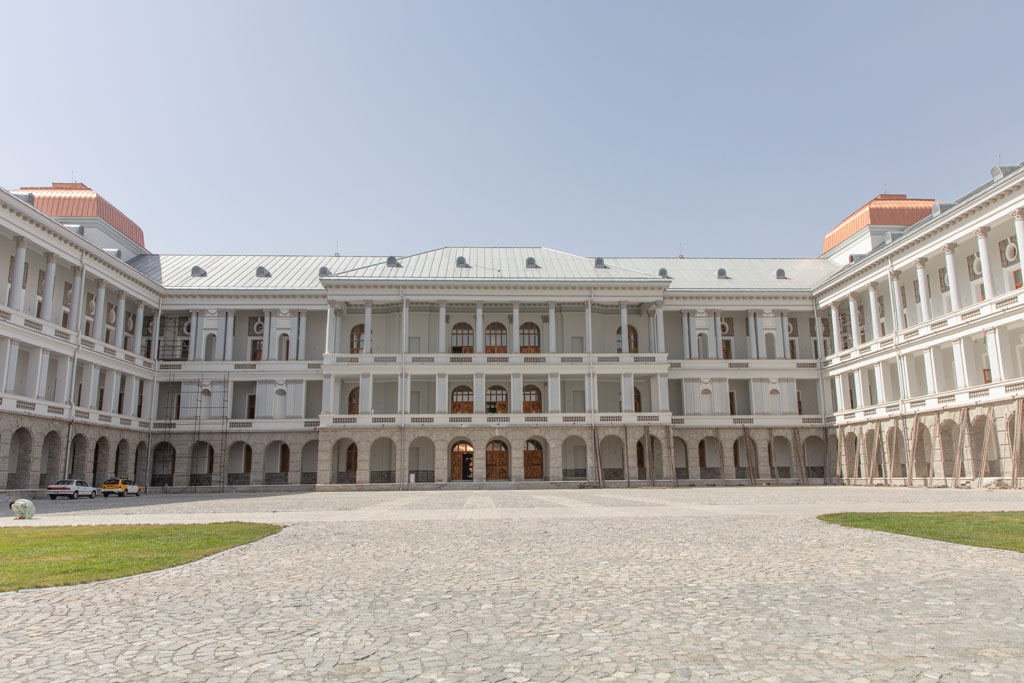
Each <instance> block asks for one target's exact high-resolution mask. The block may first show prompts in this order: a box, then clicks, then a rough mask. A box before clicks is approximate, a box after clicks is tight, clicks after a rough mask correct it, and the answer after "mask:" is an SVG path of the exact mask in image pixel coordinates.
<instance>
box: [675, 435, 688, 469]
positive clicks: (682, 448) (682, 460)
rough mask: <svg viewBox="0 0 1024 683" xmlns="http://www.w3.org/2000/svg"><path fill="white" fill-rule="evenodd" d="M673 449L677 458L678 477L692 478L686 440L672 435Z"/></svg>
mask: <svg viewBox="0 0 1024 683" xmlns="http://www.w3.org/2000/svg"><path fill="white" fill-rule="evenodd" d="M672 450H673V451H674V453H673V456H674V458H675V470H676V479H689V478H690V460H689V454H688V452H687V449H686V441H684V440H683V439H681V438H679V437H678V436H673V437H672Z"/></svg>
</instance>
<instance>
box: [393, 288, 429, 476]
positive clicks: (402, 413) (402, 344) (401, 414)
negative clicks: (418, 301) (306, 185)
mask: <svg viewBox="0 0 1024 683" xmlns="http://www.w3.org/2000/svg"><path fill="white" fill-rule="evenodd" d="M398 300H399V301H401V302H402V308H401V310H402V312H405V305H406V301H405V294H404V293H403V292H402V288H401V287H399V288H398ZM399 315H402V313H399ZM402 318H403V319H404V320H408V319H409V317H408V315H402ZM399 327H401V328H403V329H402V335H403V338H402V339H399V340H398V350H399V352H402V351H403V349H404V351H405V353H399V355H400V356H401V357H402V364H401V370H400V372H401V373H402V374H401V375H400V376H401V377H405V356H406V354H407V353H408V351H409V346H408V342H407V341H406V340H407V339H408V338H409V330H408V329H404V328H405V327H406V326H404V325H401V324H399ZM409 381H410V379H409V378H406V379H405V382H406V383H407V382H409ZM411 393H412V391H411V387H408V386H406V384H405V383H403V384H402V394H401V395H400V396H399V397H398V405H399V406H401V407H402V410H399V411H398V434H399V436H398V442H399V443H398V454H397V455H396V458H395V469H396V470H397V469H399V467H398V456H400V455H401V454H402V453H405V417H406V415H408V414H409V406H407V405H403V401H404V399H405V397H406V396H408V395H410V394H411ZM434 394H435V396H436V395H437V387H436V386H435V387H434ZM434 461H435V462H436V461H437V458H434ZM435 478H436V474H435ZM408 482H409V454H408V453H405V480H404V481H400V482H398V490H399V491H405V490H411V489H409V488H408Z"/></svg>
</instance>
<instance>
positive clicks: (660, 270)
mask: <svg viewBox="0 0 1024 683" xmlns="http://www.w3.org/2000/svg"><path fill="white" fill-rule="evenodd" d="M658 277H664V278H668V279H669V280H671V279H672V278H670V277H669V276H668V268H658Z"/></svg>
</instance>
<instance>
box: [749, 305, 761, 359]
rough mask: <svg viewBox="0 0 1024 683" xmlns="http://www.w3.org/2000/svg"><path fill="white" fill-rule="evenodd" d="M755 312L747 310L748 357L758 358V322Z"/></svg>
mask: <svg viewBox="0 0 1024 683" xmlns="http://www.w3.org/2000/svg"><path fill="white" fill-rule="evenodd" d="M754 316H755V313H754V312H753V311H747V357H748V358H758V357H759V354H758V352H757V351H758V349H757V323H756V322H755V318H754Z"/></svg>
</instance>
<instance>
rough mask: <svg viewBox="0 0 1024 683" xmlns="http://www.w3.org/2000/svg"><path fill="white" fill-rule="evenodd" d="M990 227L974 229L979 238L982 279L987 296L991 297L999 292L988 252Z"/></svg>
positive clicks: (987, 297)
mask: <svg viewBox="0 0 1024 683" xmlns="http://www.w3.org/2000/svg"><path fill="white" fill-rule="evenodd" d="M990 231H991V228H989V227H981V228H978V229H977V230H975V231H974V234H975V236H977V238H978V258H979V259H980V260H981V281H982V283H984V286H985V298H986V299H991V298H992V297H994V296H996V295H998V294H999V292H998V291H997V290H996V280H995V273H994V272H993V271H992V260H991V258H989V254H988V233H989V232H990Z"/></svg>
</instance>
